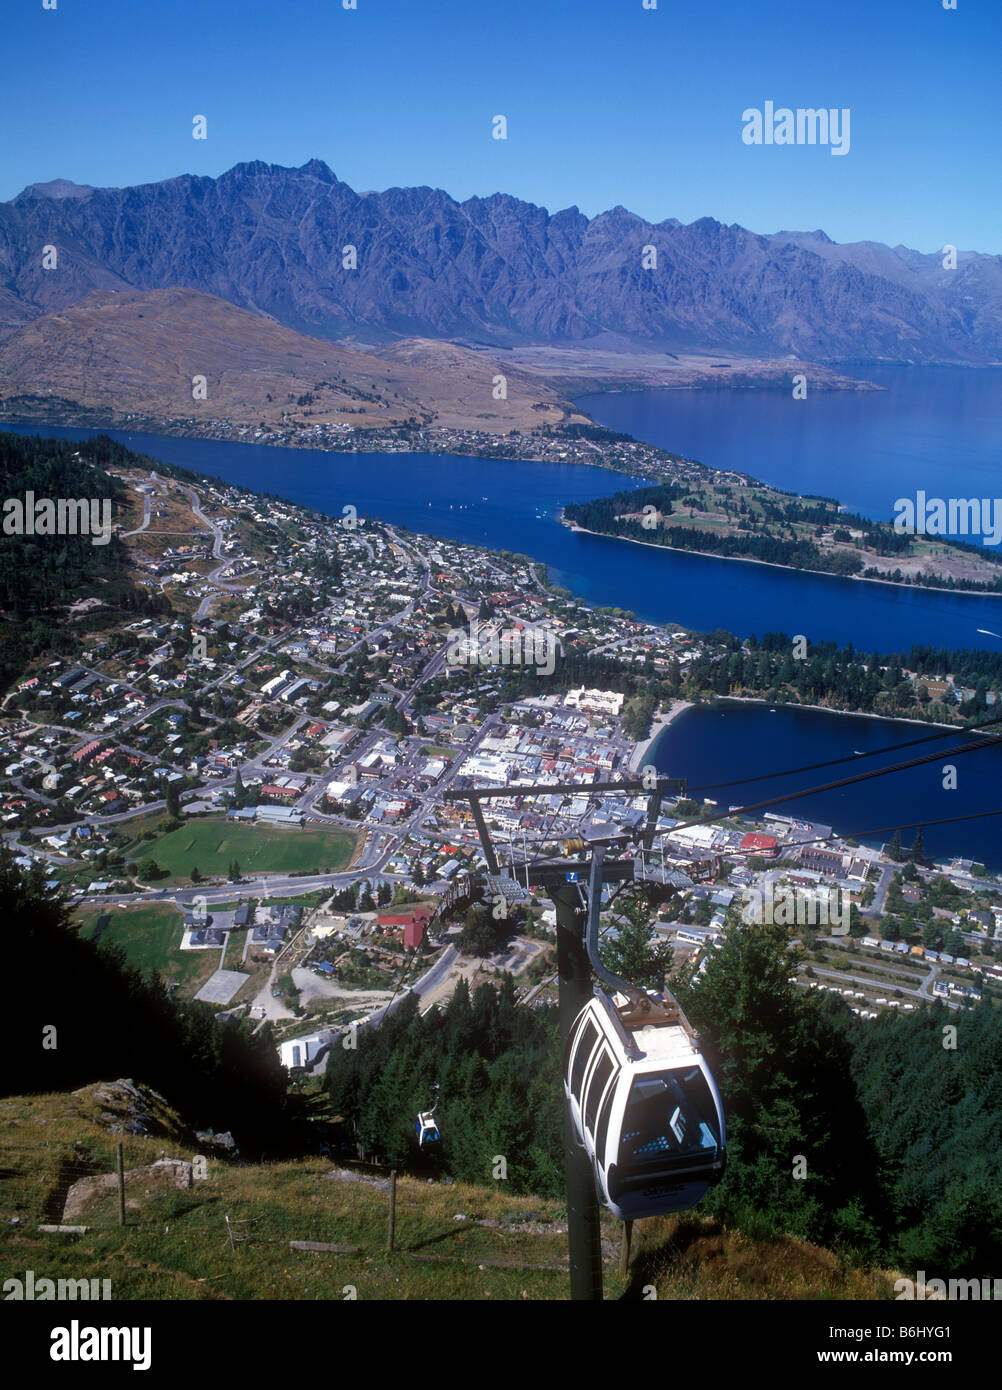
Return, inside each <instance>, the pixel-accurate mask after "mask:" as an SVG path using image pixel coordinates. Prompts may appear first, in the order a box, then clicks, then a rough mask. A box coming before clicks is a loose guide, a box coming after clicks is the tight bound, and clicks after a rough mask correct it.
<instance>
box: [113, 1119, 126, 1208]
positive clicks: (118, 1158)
mask: <svg viewBox="0 0 1002 1390" xmlns="http://www.w3.org/2000/svg"><path fill="white" fill-rule="evenodd" d="M115 1167H116V1169H117V1172H118V1224H119V1225H120V1226H124V1225H125V1159H124V1157H123V1155H122V1141H121V1139H120V1140H119V1141H118V1144H117V1146H116V1154H115Z"/></svg>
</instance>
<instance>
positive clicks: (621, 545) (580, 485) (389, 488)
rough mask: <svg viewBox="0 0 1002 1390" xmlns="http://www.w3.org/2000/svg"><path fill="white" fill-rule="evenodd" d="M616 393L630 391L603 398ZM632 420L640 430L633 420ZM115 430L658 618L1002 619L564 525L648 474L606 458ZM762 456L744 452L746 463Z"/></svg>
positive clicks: (733, 627) (814, 633)
mask: <svg viewBox="0 0 1002 1390" xmlns="http://www.w3.org/2000/svg"><path fill="white" fill-rule="evenodd" d="M661 394H665V393H661ZM668 394H670V395H672V396H673V397H682V396H684V397H687V398H689V404H690V407H691V408H693V409H697V408H698V409H701V410H702V411H704V412H705V413H706V414H707V416H708V417H712V418H713V419H715V420H716V421H717V422H718V423H719V426H720V430H721V436H722V438H723V439H726V438H727V437H728V436H729V434H730V426H729V425H728V423H727V422H728V420H729V419H730V416H731V412H732V411H736V412H738V413H740V412H741V411H743V410H744V409H745V399H744V397H745V393H742V392H719V393H717V392H713V393H710V392H705V391H704V392H671V393H668ZM619 399H625V398H618V397H611V396H610V397H604V398H603V400H605V401H614V400H619ZM833 399H834V400H836V401H837V402H838V403H841V404H842V405H844V406H846V408H847V409H849V410H851V411H855V410H856V409H857V407H858V402H859V400H860V399H861V398H859V397H857V396H848V395H847V394H846V393H838V395H837V397H834V398H833ZM867 399H868V400H876V399H877V397H876V396H874V395H872V394H871V395H870V396H868V397H867ZM795 404H800V403H795ZM803 404H806V403H803ZM791 408H792V407H791ZM812 408H813V402H812ZM0 428H4V429H9V430H14V431H20V432H21V433H31V434H43V435H52V436H56V437H59V438H68V439H85V438H88V437H89V436H91V435H92V434H94V433H96V431H93V430H82V429H60V428H56V427H53V426H44V427H37V426H10V425H4V426H0ZM631 432H636V433H640V432H641V431H640V428H639V426H637V425H636V424H634V430H633V431H631ZM107 433H109V434H111V435H112V437H113V438H115V439H117V440H120V441H121V442H122V443H123V444H125V445H126V446H127V447H129V448H132V449H136V450H138V451H139V452H142V453H147V454H150V455H151V456H152V457H154V458H157V459H162V460H164V461H165V462H169V463H175V464H180V465H183V466H185V467H187V468H191V469H195V470H197V471H199V472H203V473H211V474H215V475H216V476H218V477H220V478H223V479H225V480H226V481H228V482H232V483H236V484H240V485H242V486H244V487H247V488H252V489H254V490H256V491H260V492H272V493H278V494H280V495H281V496H283V497H287V498H289V499H290V500H292V501H294V502H299V503H302V504H304V505H307V506H311V507H315V508H317V509H319V510H321V511H325V512H328V513H330V514H331V515H333V516H341V514H342V511H341V509H342V507H344V506H346V505H348V504H351V505H353V506H355V507H357V509H358V512H359V514H360V515H366V514H367V515H370V516H374V517H380V518H382V519H383V520H385V521H389V522H393V523H395V524H397V525H402V526H407V527H409V528H411V529H412V530H416V531H423V532H426V533H429V534H432V535H436V536H441V537H443V538H446V539H449V540H455V541H465V542H468V543H471V544H475V545H482V546H489V547H492V548H493V549H496V550H511V551H517V552H521V553H523V554H526V555H529V556H531V557H532V558H533V559H536V560H541V561H543V562H544V563H545V564H546V565H547V566H548V567H549V571H550V576H551V578H552V579H553V581H554V582H555V583H557V584H562V585H563V586H565V587H566V588H568V589H571V590H573V592H574V593H576V594H577V595H579V596H580V597H581V598H584V599H586V600H588V601H589V602H590V603H593V604H597V605H607V606H609V607H620V608H624V609H631V610H633V611H634V612H635V613H636V614H637V615H638V616H639V617H641V618H643V619H644V620H645V621H649V622H656V623H666V624H680V625H682V626H685V627H691V628H696V629H699V630H701V631H712V630H714V629H716V628H726V629H727V630H729V631H732V632H736V633H737V634H738V635H739V636H741V637H747V636H748V635H749V634H751V633H756V634H760V633H762V632H766V631H773V632H777V631H784V632H787V633H788V634H790V635H793V634H800V633H802V634H803V635H804V636H806V637H807V638H808V639H809V640H810V641H814V640H822V639H832V640H835V641H838V642H840V643H843V644H844V643H847V642H850V641H851V642H854V643H855V644H856V646H857V647H861V648H864V649H866V650H880V651H884V652H895V651H905V650H907V648H908V647H909V646H910V645H911V644H912V643H916V642H920V643H930V644H933V645H936V646H940V645H941V646H947V647H973V646H980V645H988V646H994V645H995V643H996V640H997V639H995V638H985V637H983V636H980V635H979V634H978V633H977V629H978V628H989V629H992V630H994V631H997V632H998V631H1002V599H999V598H993V597H968V598H963V597H959V596H956V595H953V596H951V595H948V594H945V593H939V592H936V591H929V592H923V591H920V590H914V589H905V588H900V587H897V586H893V585H887V584H872V583H865V582H862V581H859V580H852V579H836V578H832V577H829V576H822V575H810V574H804V573H802V572H798V571H793V570H783V569H773V568H770V567H768V566H765V565H759V564H755V563H753V562H751V561H731V560H716V559H712V558H710V557H708V556H702V555H692V554H685V553H682V552H678V553H675V552H669V551H663V550H655V549H651V548H649V547H646V546H640V545H634V544H631V543H629V542H626V541H618V540H613V539H611V538H609V537H603V536H589V535H583V534H580V533H575V532H572V531H571V530H569V528H567V527H565V526H561V525H560V524H559V521H558V517H559V513H560V508H561V506H562V505H563V504H565V503H567V502H572V501H581V500H584V499H587V498H591V497H600V496H602V495H604V494H606V493H608V492H610V491H613V490H617V489H621V488H624V487H630V486H638V487H639V486H643V485H644V483H643V482H640V481H638V482H636V483H631V482H630V481H629V480H627V479H624V477H623V476H622V475H621V474H616V473H610V472H608V471H606V470H603V469H597V468H595V469H593V468H587V467H583V466H566V465H554V464H543V463H529V462H518V463H512V462H504V461H500V460H494V459H470V458H463V457H459V456H456V455H452V454H381V453H367V454H338V453H324V452H321V451H319V450H315V449H287V448H272V447H268V446H264V445H252V444H230V443H222V442H219V441H216V440H200V439H186V438H177V437H173V436H168V435H152V434H137V433H133V432H130V431H123V430H109V431H107ZM680 447H681V444H680ZM723 452H726V451H725V450H723V449H722V450H720V451H716V452H715V454H714V456H713V457H712V458H710V457H709V456H708V457H707V461H708V462H713V463H724V464H726V466H736V464H735V463H734V462H733V460H730V459H728V458H725V457H721V456H720V455H721V453H723ZM751 462H752V461H751V460H749V459H745V460H744V466H745V467H750V466H751ZM832 466H833V467H834V464H832ZM770 481H772V480H770ZM833 481H834V480H833V478H831V477H829V478H828V479H827V480H826V486H825V488H824V490H825V491H831V490H832V484H833Z"/></svg>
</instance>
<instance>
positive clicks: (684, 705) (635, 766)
mask: <svg viewBox="0 0 1002 1390" xmlns="http://www.w3.org/2000/svg"><path fill="white" fill-rule="evenodd" d="M695 703H696V702H695V701H694V700H673V701H672V703H671V709H669V710H665V711H664V712H663V713H661V714H656V715H655V716H654V718H653V720H652V721H651V727H650V732H649V733H648V735H647V737H646V738H645V739H644V740H643V741H642V742H641V743H637V744H634V747H633V752H632V753H631V754H630V756H629V758H628V759H627V763H626V767H627V771H628V772H630V773H631V774H632V775H633V776H636V774H637V772H638V771H639V770H640V768H641V767H643V765H644V758H645V757H646V756H647V754H648V753H649V752H650V750H651V749H652V748H653V747H654V745H655V744H656V743H657V741H658V739H659V738H660V737H661V735H662V734H663V733H664V731H665V729H667V728H669V727H670V725H672V724H673V723H674V722H675V720H676V719H678V718H679V717H680V715H683V714H685V712H686V710H689V709H694V708H695Z"/></svg>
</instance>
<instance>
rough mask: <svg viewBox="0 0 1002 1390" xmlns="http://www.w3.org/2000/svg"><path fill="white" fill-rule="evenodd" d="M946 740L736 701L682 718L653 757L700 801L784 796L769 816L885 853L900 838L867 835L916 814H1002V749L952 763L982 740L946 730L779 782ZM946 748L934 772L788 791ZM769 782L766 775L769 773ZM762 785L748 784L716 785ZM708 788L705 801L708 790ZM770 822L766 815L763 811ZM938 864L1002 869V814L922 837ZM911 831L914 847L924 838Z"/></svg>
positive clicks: (915, 727)
mask: <svg viewBox="0 0 1002 1390" xmlns="http://www.w3.org/2000/svg"><path fill="white" fill-rule="evenodd" d="M935 732H937V731H936V730H934V729H931V728H929V726H927V725H919V724H913V723H910V722H908V721H905V720H890V719H872V718H869V717H868V716H866V715H853V714H834V713H829V712H827V711H824V710H814V709H800V708H796V707H794V706H782V705H780V706H777V707H775V712H770V706H767V705H762V704H757V703H745V702H742V701H736V700H720V701H716V702H714V703H712V704H706V705H696V706H693V707H692V708H691V709H688V710H686V711H685V712H684V713H683V714H682V715H680V716H679V718H678V719H676V720H674V721H673V722H672V723H671V724H670V725H669V726H668V727H667V728H666V729H665V730H664V732H663V733H662V734H661V735H660V736H659V738H658V739H657V741H656V742H655V744H654V746H653V748H652V749H651V750H650V755H649V756H650V760H651V761H652V762H653V763H654V765H655V767H656V768H657V769H658V772H659V773H661V774H662V775H663V776H666V777H687V778H688V779H689V783H690V787H689V790H690V794H692V795H696V797H697V799H698V796H699V795H700V794H705V796H706V797H708V798H711V799H712V800H714V801H716V802H717V803H718V808H719V809H720V810H721V811H723V810H726V809H727V808H728V807H729V806H739V805H749V804H751V803H753V802H757V801H764V800H766V799H767V798H771V797H784V799H783V800H782V801H780V803H779V804H778V805H776V806H772V807H770V808H769V810H771V811H772V812H774V813H776V814H781V815H789V816H795V817H797V818H798V819H800V820H809V821H816V822H820V823H822V824H823V825H830V826H832V827H833V829H834V830H835V832H836V834H840V835H855V836H856V838H858V839H860V840H861V841H863V842H864V843H868V844H872V845H880V844H882V843H886V842H889V841H890V839H891V835H890V834H887V835H882V834H870V835H867V834H862V833H861V832H865V831H875V830H879V829H880V828H881V827H885V826H894V825H900V824H901V823H902V822H903V821H905V819H906V817H907V816H909V815H912V816H914V818H915V821H916V822H917V821H920V820H941V819H946V818H947V817H951V816H965V815H974V814H976V813H978V812H982V811H992V810H998V809H1002V794H1000V788H1002V742H1000V744H999V746H998V747H991V748H984V749H981V750H979V751H978V752H974V753H968V754H964V755H961V756H958V757H956V759H955V761H954V759H951V758H949V757H947V756H945V755H946V751H947V750H948V749H949V748H952V747H956V746H958V745H963V744H967V743H970V742H973V741H974V738H973V735H968V734H962V733H958V732H957V731H956V730H945V729H944V730H943V731H942V732H943V740H942V743H941V744H940V743H930V744H926V745H920V746H918V747H916V748H909V749H903V750H902V751H901V753H900V754H897V755H892V754H885V755H883V756H881V757H873V758H860V759H859V760H858V766H857V765H856V762H855V760H854V761H853V762H849V763H844V764H842V765H841V766H837V767H828V768H819V769H818V770H817V771H815V772H807V773H802V774H800V775H798V776H795V777H776V776H775V773H776V772H778V771H782V770H784V769H788V768H796V767H802V766H805V765H807V764H811V763H816V762H822V761H824V760H826V759H828V758H839V757H851V756H852V755H853V754H855V753H857V752H859V753H864V754H865V753H867V752H870V751H871V750H875V749H878V748H884V747H888V746H890V745H892V744H896V743H899V742H900V743H905V742H907V741H908V740H910V739H915V738H921V737H923V736H924V735H927V734H931V733H935ZM937 749H941V750H942V752H943V753H944V757H943V758H942V760H941V761H940V760H939V759H937V760H936V761H935V762H930V763H927V764H926V765H925V766H924V767H918V768H910V769H908V770H906V771H903V772H895V773H891V774H890V775H888V776H886V777H877V778H872V779H871V780H870V781H868V782H857V783H856V784H854V785H853V786H849V787H840V788H838V789H837V790H835V791H829V792H819V793H816V794H815V795H813V796H807V797H802V798H797V799H793V798H792V797H788V796H784V794H785V793H789V792H793V791H795V790H799V789H800V788H803V787H809V786H817V785H820V784H823V783H827V782H833V781H837V780H839V779H840V778H843V777H851V776H853V775H854V774H856V773H857V772H867V771H870V770H871V769H875V768H877V767H881V766H885V765H887V764H888V763H893V762H900V761H904V760H906V759H910V758H915V757H920V756H922V755H923V754H925V753H929V752H935V751H937ZM948 763H952V764H953V766H955V767H956V774H957V787H956V790H953V791H947V790H945V789H944V787H943V781H944V777H943V767H944V766H945V765H947V764H948ZM760 774H761V775H760ZM739 778H740V779H744V778H753V779H754V780H753V781H750V782H746V783H743V785H741V786H731V787H718V786H717V785H715V784H718V783H727V782H732V781H734V780H735V779H739ZM699 788H705V789H706V790H705V793H700V792H698V789H699ZM754 814H755V815H756V816H762V815H763V814H764V812H762V811H759V812H755V813H754ZM922 836H923V840H924V844H925V852H926V857H927V858H929V859H943V858H948V859H953V858H968V859H976V860H980V861H981V862H982V863H984V864H986V865H987V866H988V867H989V868H990V869H993V870H996V871H997V870H1002V816H1000V817H997V818H993V819H986V820H971V821H961V822H959V823H957V824H954V825H937V826H929V827H928V829H925V830H923V832H922ZM914 838H915V835H914V831H913V830H912V831H909V830H904V831H902V834H901V839H902V843H903V845H904V847H905V848H906V849H907V848H908V846H909V845H910V844H911V843H912V841H913V840H914Z"/></svg>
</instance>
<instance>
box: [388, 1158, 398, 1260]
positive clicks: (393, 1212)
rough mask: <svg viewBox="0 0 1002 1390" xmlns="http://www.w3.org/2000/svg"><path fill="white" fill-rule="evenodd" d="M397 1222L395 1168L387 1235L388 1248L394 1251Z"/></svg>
mask: <svg viewBox="0 0 1002 1390" xmlns="http://www.w3.org/2000/svg"><path fill="white" fill-rule="evenodd" d="M396 1220H397V1170H396V1169H395V1168H394V1169H393V1171H392V1172H391V1173H390V1225H389V1230H388V1231H387V1233H386V1248H387V1250H392V1249H393V1236H394V1234H395V1229H396Z"/></svg>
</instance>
